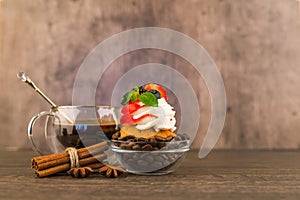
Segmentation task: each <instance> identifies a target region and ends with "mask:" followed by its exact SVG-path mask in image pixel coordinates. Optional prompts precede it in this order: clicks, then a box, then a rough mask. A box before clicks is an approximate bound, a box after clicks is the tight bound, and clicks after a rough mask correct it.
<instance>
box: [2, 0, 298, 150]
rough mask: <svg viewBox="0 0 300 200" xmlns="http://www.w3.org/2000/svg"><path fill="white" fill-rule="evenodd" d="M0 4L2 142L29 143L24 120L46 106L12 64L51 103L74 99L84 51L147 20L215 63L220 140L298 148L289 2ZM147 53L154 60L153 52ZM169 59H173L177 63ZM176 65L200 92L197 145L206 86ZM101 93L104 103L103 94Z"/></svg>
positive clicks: (294, 9) (5, 0)
mask: <svg viewBox="0 0 300 200" xmlns="http://www.w3.org/2000/svg"><path fill="white" fill-rule="evenodd" d="M0 2H1V4H0V5H1V9H0V14H1V15H0V16H1V18H0V24H1V26H0V27H1V28H0V33H1V35H0V45H1V50H0V53H1V58H2V59H1V60H0V61H1V67H0V88H1V96H0V105H1V109H0V119H1V121H0V149H2V148H4V149H20V148H28V147H29V143H28V141H27V139H26V134H25V133H26V128H27V123H28V122H29V119H30V118H31V116H33V115H34V114H36V113H38V112H39V111H42V110H48V109H49V106H48V105H47V103H45V102H44V101H43V100H42V99H41V98H39V97H38V96H37V95H36V94H34V92H33V91H32V89H31V88H29V87H27V86H25V85H23V84H22V83H20V82H19V81H18V80H17V78H16V74H17V72H18V71H19V70H24V71H26V72H28V73H29V74H30V76H31V77H32V79H34V80H35V82H36V83H38V85H39V87H40V88H41V89H43V90H44V91H46V93H47V94H48V95H49V96H50V97H51V98H52V99H53V100H54V101H55V102H57V104H60V105H67V104H71V94H72V86H73V81H74V78H75V75H76V72H77V70H78V68H79V66H80V64H81V63H82V61H83V59H84V58H85V57H86V56H87V55H88V53H89V52H90V51H91V50H92V49H93V48H94V47H95V46H96V45H97V44H98V43H100V42H101V41H103V40H104V39H106V38H108V37H110V36H111V35H113V34H116V33H119V32H122V31H124V30H128V29H132V28H136V27H145V26H157V27H166V28H171V29H174V30H177V31H180V32H182V33H184V34H187V35H189V36H190V37H192V38H194V39H195V40H196V41H198V42H199V43H200V44H202V45H203V46H204V47H205V48H206V50H207V51H208V53H209V54H210V55H211V57H212V58H213V59H214V61H215V63H216V64H217V66H218V67H219V69H220V71H221V73H222V76H223V79H224V82H225V87H226V92H227V98H228V99H227V101H228V108H227V111H228V112H227V118H226V122H225V127H224V130H223V133H222V135H221V137H220V139H219V142H218V143H217V146H216V147H217V148H250V149H252V148H267V149H273V148H293V149H295V148H299V147H300V137H299V134H298V133H299V130H300V123H299V121H300V79H299V76H300V67H299V65H300V22H299V18H298V14H299V13H298V6H297V3H296V1H295V0H284V1H281V0H264V1H260V0H253V1H247V0H239V1H230V0H187V1H180V0H175V1H172V0H161V1H159V0H142V1H138V0H124V1H121V0H102V1H97V0H85V1H83V0H51V1H46V0H27V1H22V0H2V1H0ZM146 53H148V54H149V55H150V56H149V57H150V58H151V59H154V60H155V59H157V55H156V54H155V53H154V54H151V52H150V53H149V52H146ZM137 57H138V55H132V56H129V57H127V58H123V60H122V59H121V60H118V61H116V62H115V63H114V65H118V66H120V65H121V66H123V67H124V69H123V70H126V69H128V67H130V65H132V64H138V63H141V62H143V60H139V59H136V58H137ZM159 58H160V59H162V56H161V57H159ZM151 59H150V60H151ZM170 59H171V58H170ZM171 60H172V59H171ZM170 62H173V64H174V67H176V66H177V67H178V66H179V65H180V64H181V61H170ZM121 72H122V71H121ZM118 73H120V71H119V70H115V71H113V70H112V71H111V72H108V74H110V76H108V78H107V79H104V80H102V81H103V82H105V81H107V80H110V79H116V77H118V75H119V74H118ZM182 73H184V74H185V76H186V77H188V78H189V79H190V81H191V83H192V84H193V86H196V87H198V88H199V91H200V92H199V93H198V95H199V98H200V99H201V105H200V106H201V110H202V119H203V120H202V121H201V128H200V131H199V134H198V139H197V141H195V143H194V147H195V148H198V147H199V146H200V144H201V143H202V138H203V136H204V134H205V130H206V127H207V122H208V120H209V116H210V115H209V114H210V111H209V101H208V99H207V97H208V94H207V91H206V89H205V85H204V84H203V81H202V80H201V79H200V78H199V77H198V78H196V79H195V78H194V76H193V71H192V70H183V72H182ZM105 83H106V86H107V87H108V88H109V86H110V84H107V82H105ZM102 85H103V84H102ZM99 97H100V99H98V100H99V101H100V102H104V103H105V102H107V97H105V96H101V95H99ZM101 98H103V99H101Z"/></svg>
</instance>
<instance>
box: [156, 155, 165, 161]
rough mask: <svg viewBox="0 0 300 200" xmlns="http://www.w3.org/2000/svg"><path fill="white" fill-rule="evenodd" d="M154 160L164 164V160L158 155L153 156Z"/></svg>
mask: <svg viewBox="0 0 300 200" xmlns="http://www.w3.org/2000/svg"><path fill="white" fill-rule="evenodd" d="M154 159H155V160H156V161H159V162H164V160H165V159H163V158H162V157H161V156H160V155H157V156H155V157H154Z"/></svg>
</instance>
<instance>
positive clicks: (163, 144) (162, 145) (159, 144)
mask: <svg viewBox="0 0 300 200" xmlns="http://www.w3.org/2000/svg"><path fill="white" fill-rule="evenodd" d="M156 146H157V147H158V148H159V149H161V148H163V147H164V146H166V144H165V143H163V142H158V143H157V144H156Z"/></svg>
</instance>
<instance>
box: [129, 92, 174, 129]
mask: <svg viewBox="0 0 300 200" xmlns="http://www.w3.org/2000/svg"><path fill="white" fill-rule="evenodd" d="M132 115H133V119H139V118H141V117H143V116H147V115H148V116H147V117H144V118H143V119H142V120H140V121H138V122H137V123H136V124H137V125H136V128H137V129H139V130H145V129H149V128H154V130H155V131H156V132H158V131H160V130H171V131H175V130H176V127H175V124H176V119H175V111H174V110H173V107H172V106H171V105H170V104H168V102H167V101H166V100H165V98H160V99H158V107H151V106H144V107H141V108H140V109H138V110H137V111H135V112H134V113H132Z"/></svg>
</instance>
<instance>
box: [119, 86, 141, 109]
mask: <svg viewBox="0 0 300 200" xmlns="http://www.w3.org/2000/svg"><path fill="white" fill-rule="evenodd" d="M138 95H139V87H138V86H135V87H134V88H133V89H132V90H130V91H129V92H126V93H125V94H124V95H123V99H122V102H121V104H122V105H126V104H127V103H128V102H129V101H131V102H134V101H135V100H136V99H137V97H138Z"/></svg>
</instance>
